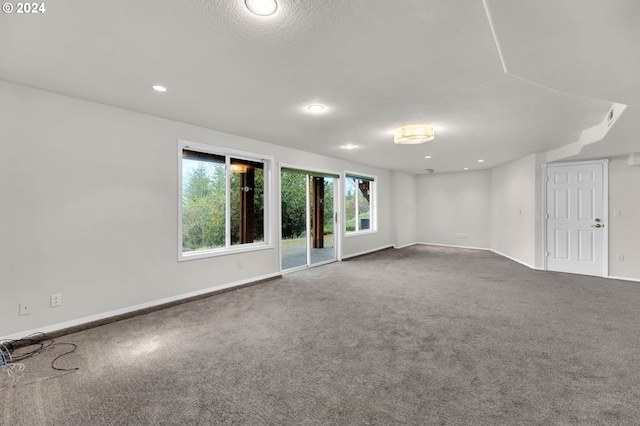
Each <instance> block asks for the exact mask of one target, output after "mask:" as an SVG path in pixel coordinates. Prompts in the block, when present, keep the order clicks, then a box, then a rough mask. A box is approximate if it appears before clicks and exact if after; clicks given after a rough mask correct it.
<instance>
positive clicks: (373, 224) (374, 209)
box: [342, 170, 378, 238]
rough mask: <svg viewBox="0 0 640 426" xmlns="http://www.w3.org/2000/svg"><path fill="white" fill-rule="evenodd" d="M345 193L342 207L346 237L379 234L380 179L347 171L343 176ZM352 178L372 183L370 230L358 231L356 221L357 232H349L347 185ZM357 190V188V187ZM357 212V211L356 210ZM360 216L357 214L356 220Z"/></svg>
mask: <svg viewBox="0 0 640 426" xmlns="http://www.w3.org/2000/svg"><path fill="white" fill-rule="evenodd" d="M342 178H343V182H344V185H343V188H342V189H343V191H342V193H343V194H344V196H343V197H342V203H343V204H342V205H343V209H344V211H343V217H344V223H343V225H342V233H343V235H344V237H346V238H349V237H356V236H358V235H366V234H375V233H377V232H378V184H377V183H378V177H377V176H375V175H370V174H368V173H360V172H354V171H350V170H345V172H344V174H343V176H342ZM350 178H356V179H365V180H368V181H369V182H371V184H370V187H369V197H370V198H371V199H370V201H369V229H358V228H359V226H358V220H356V230H355V231H347V222H348V220H349V218H348V217H347V184H348V180H349V179H350ZM356 189H357V186H356ZM356 209H357V191H356ZM356 211H357V210H356ZM357 217H358V214H356V219H357Z"/></svg>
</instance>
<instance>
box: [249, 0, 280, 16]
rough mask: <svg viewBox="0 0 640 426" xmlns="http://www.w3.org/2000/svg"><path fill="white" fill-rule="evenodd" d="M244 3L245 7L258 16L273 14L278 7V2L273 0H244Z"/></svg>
mask: <svg viewBox="0 0 640 426" xmlns="http://www.w3.org/2000/svg"><path fill="white" fill-rule="evenodd" d="M244 3H245V4H246V5H247V9H249V10H250V11H251V12H253V13H255V14H256V15H260V16H269V15H273V14H274V13H275V12H276V9H278V3H276V1H275V0H245V2H244Z"/></svg>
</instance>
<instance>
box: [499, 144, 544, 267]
mask: <svg viewBox="0 0 640 426" xmlns="http://www.w3.org/2000/svg"><path fill="white" fill-rule="evenodd" d="M539 168H540V165H539V162H538V161H537V157H536V155H529V156H527V157H524V158H521V159H518V160H515V161H511V162H509V163H506V164H502V165H500V166H497V167H495V168H493V169H492V170H491V249H493V250H495V251H496V252H498V253H500V254H503V255H505V256H508V257H510V258H513V259H516V260H518V261H520V262H522V263H525V264H526V265H529V266H531V267H534V266H535V264H536V247H537V242H536V239H538V238H539V236H538V235H537V234H536V219H537V216H538V217H539V216H540V209H541V207H540V205H541V204H540V202H541V194H538V193H537V189H536V186H540V183H539V182H538V181H539V178H538V173H537V169H539Z"/></svg>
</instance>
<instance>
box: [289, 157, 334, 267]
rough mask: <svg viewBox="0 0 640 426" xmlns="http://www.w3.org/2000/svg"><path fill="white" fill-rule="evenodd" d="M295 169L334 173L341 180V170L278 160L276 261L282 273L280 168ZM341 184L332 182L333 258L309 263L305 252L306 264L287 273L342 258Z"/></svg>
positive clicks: (308, 220) (308, 236)
mask: <svg viewBox="0 0 640 426" xmlns="http://www.w3.org/2000/svg"><path fill="white" fill-rule="evenodd" d="M283 168H285V169H296V170H300V171H304V172H310V173H318V174H328V175H334V176H338V177H336V178H334V179H335V180H342V179H343V174H342V172H336V171H335V170H328V169H319V168H314V167H306V166H300V165H297V164H292V163H284V162H278V166H277V170H278V173H277V175H278V196H277V203H278V225H277V226H278V244H277V245H278V262H279V263H280V273H283V272H284V271H283V269H282V169H283ZM306 185H307V190H306V192H307V195H306V197H307V208H306V209H307V210H308V209H309V201H308V197H309V187H308V186H309V182H308V181H307V183H306ZM342 202H343V201H342V184H341V183H340V182H335V181H334V184H333V210H334V215H335V216H336V217H334V223H333V225H334V227H333V244H334V251H335V260H328V261H324V262H318V263H314V264H310V263H309V262H308V260H309V253H307V265H306V266H304V267H299V268H298V267H296V268H292V269H291V270H287V272H285V273H289V272H296V271H298V270H301V269H305V268H312V267H315V266H320V265H325V264H327V263H331V262H338V261H341V260H342V232H340V230H341V229H342V228H343V226H342V216H343V215H342V213H341V212H342ZM306 220H307V229H309V225H310V220H311V219H310V215H309V212H308V211H307V218H306ZM309 238H310V235H309V232H307V248H308V246H309Z"/></svg>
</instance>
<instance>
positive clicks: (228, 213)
mask: <svg viewBox="0 0 640 426" xmlns="http://www.w3.org/2000/svg"><path fill="white" fill-rule="evenodd" d="M224 225H225V232H224V244H225V245H224V246H225V248H230V247H231V158H230V157H229V156H228V155H227V156H225V214H224Z"/></svg>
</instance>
